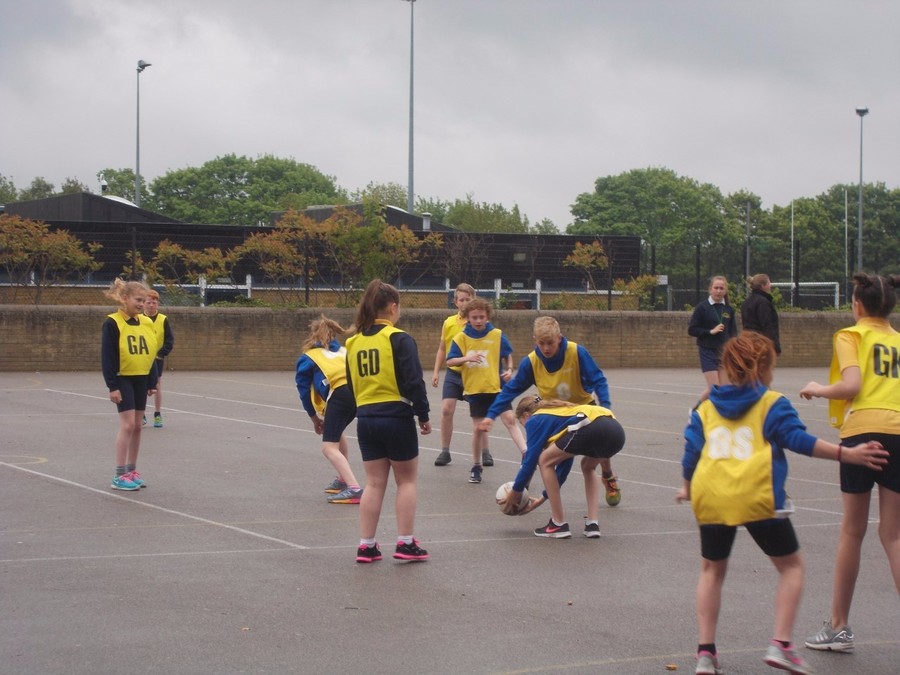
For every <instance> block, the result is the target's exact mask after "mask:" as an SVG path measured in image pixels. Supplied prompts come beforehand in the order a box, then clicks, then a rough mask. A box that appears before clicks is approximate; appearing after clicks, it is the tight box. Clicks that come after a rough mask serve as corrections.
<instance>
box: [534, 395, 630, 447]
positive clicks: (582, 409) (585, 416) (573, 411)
mask: <svg viewBox="0 0 900 675" xmlns="http://www.w3.org/2000/svg"><path fill="white" fill-rule="evenodd" d="M534 414H535V415H556V416H558V417H573V416H575V415H578V416H580V419H579V420H578V421H577V422H575V423H574V424H570V425H569V426H567V427H566V428H565V429H563V430H562V431H560V432H559V433H556V434H553V435H552V436H551V437H550V438H548V439H547V442H546V443H544V447H545V448H546V447H547V446H548V445H550V444H551V443H555V442H556V441H557V440H558V439H560V438H562V437H563V436H565V435H566V434H567V433H569V432H574V431H578V430H579V429H581V428H582V427H586V426H587V425H588V424H590V423H591V422H593V421H594V420H596V419H597V418H598V417H612V418H613V419H616V416H615V415H613V413H612V410H607V409H606V408H604V407H602V406H599V405H573V406H566V407H565V408H540V409H539V410H537V411H535V413H534Z"/></svg>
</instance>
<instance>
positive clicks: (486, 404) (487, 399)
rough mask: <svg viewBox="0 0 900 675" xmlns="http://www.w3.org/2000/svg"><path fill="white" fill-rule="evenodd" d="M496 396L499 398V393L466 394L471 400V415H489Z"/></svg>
mask: <svg viewBox="0 0 900 675" xmlns="http://www.w3.org/2000/svg"><path fill="white" fill-rule="evenodd" d="M497 393H498V394H499V393H500V392H497ZM495 398H497V394H469V395H468V396H466V400H467V401H468V402H469V417H478V418H480V417H485V416H487V412H488V410H490V408H491V404H492V403H493V402H494V399H495Z"/></svg>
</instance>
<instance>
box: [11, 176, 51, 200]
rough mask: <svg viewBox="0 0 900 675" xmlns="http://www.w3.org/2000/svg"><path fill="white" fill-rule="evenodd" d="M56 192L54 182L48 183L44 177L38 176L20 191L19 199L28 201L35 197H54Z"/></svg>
mask: <svg viewBox="0 0 900 675" xmlns="http://www.w3.org/2000/svg"><path fill="white" fill-rule="evenodd" d="M53 192H54V188H53V183H48V182H47V181H46V180H45V179H44V178H42V177H41V176H38V177H37V178H35V179H34V180H33V181H31V185H29V186H28V187H27V188H25V189H24V190H22V191H21V192H20V193H19V201H20V202H27V201H31V200H33V199H46V198H47V197H52V196H53Z"/></svg>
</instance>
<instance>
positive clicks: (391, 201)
mask: <svg viewBox="0 0 900 675" xmlns="http://www.w3.org/2000/svg"><path fill="white" fill-rule="evenodd" d="M366 199H371V200H374V201H375V202H378V203H379V204H382V205H383V206H396V207H397V208H398V209H403V210H404V211H405V210H406V207H407V206H408V204H407V190H406V187H404V186H403V185H400V184H399V183H369V184H368V185H366V187H365V188H364V189H363V190H357V191H355V192H352V193H351V194H350V201H351V202H361V201H364V200H366ZM420 213H422V212H420Z"/></svg>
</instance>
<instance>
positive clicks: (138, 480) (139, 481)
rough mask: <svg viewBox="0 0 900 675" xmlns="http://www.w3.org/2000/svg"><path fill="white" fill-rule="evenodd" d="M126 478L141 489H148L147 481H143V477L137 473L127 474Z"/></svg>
mask: <svg viewBox="0 0 900 675" xmlns="http://www.w3.org/2000/svg"><path fill="white" fill-rule="evenodd" d="M124 477H125V478H127V479H128V480H130V481H131V482H132V483H134V484H135V485H137V486H138V487H139V488H145V487H147V481H145V480H144V479H143V477H142V476H141V474H139V473H138V472H137V471H132V472H131V473H126V474H125V476H124Z"/></svg>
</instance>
